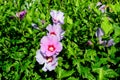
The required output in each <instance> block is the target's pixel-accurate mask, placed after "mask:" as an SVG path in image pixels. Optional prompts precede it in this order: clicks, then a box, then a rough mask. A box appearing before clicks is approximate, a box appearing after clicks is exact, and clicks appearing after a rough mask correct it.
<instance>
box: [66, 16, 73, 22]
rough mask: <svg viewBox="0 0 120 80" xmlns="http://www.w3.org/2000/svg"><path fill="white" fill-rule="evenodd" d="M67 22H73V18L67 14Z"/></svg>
mask: <svg viewBox="0 0 120 80" xmlns="http://www.w3.org/2000/svg"><path fill="white" fill-rule="evenodd" d="M67 23H69V24H73V20H72V19H71V18H70V17H69V16H68V17H67Z"/></svg>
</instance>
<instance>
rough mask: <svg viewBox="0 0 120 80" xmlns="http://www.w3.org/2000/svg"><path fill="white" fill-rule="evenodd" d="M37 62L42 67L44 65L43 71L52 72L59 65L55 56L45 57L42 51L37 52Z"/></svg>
mask: <svg viewBox="0 0 120 80" xmlns="http://www.w3.org/2000/svg"><path fill="white" fill-rule="evenodd" d="M35 57H36V60H37V62H38V63H39V64H40V65H42V64H44V66H43V68H42V70H43V71H45V72H46V71H47V70H48V71H52V70H54V69H55V68H56V66H57V65H58V62H57V60H58V59H57V58H56V55H53V56H50V57H45V56H43V55H42V53H41V51H40V50H38V51H37V52H36V56H35Z"/></svg>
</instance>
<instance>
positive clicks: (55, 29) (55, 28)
mask: <svg viewBox="0 0 120 80" xmlns="http://www.w3.org/2000/svg"><path fill="white" fill-rule="evenodd" d="M46 29H47V30H48V32H49V33H47V35H48V36H57V38H58V40H59V41H60V40H61V39H63V35H64V33H65V32H64V31H63V30H62V28H61V26H60V25H59V24H53V25H51V24H49V25H48V26H47V28H46Z"/></svg>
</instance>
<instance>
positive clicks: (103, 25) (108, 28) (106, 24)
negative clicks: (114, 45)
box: [101, 17, 113, 34]
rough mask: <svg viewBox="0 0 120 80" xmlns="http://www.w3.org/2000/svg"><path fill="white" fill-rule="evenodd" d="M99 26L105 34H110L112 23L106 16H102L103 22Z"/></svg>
mask: <svg viewBox="0 0 120 80" xmlns="http://www.w3.org/2000/svg"><path fill="white" fill-rule="evenodd" d="M101 28H102V29H103V31H104V32H105V34H108V33H109V34H110V33H111V32H112V30H113V26H112V24H111V23H110V22H109V20H108V18H107V17H104V18H103V22H102V23H101Z"/></svg>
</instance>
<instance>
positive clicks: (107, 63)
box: [0, 0, 120, 80]
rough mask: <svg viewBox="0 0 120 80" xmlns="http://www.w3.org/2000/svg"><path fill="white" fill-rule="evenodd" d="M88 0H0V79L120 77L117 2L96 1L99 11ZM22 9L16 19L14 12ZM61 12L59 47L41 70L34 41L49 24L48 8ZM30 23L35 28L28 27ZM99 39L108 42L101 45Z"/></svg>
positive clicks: (105, 79)
mask: <svg viewBox="0 0 120 80" xmlns="http://www.w3.org/2000/svg"><path fill="white" fill-rule="evenodd" d="M98 2H99V1H94V0H92V1H90V0H1V1H0V79H1V80H4V79H5V80H6V79H8V80H19V79H23V80H31V79H32V80H43V79H46V80H54V79H57V80H59V79H62V80H64V79H65V80H66V79H67V80H118V79H119V78H120V23H119V22H120V2H119V1H117V0H101V3H102V5H103V4H104V5H105V8H103V9H104V10H105V12H101V10H99V7H100V6H96V4H97V3H98ZM23 10H26V11H27V14H26V15H25V16H24V18H23V19H22V20H20V19H19V18H18V17H16V13H17V12H20V11H23ZM51 10H61V11H62V12H64V14H65V20H64V25H62V28H63V29H64V30H65V34H64V36H65V37H64V39H63V40H62V44H63V50H62V52H61V53H60V54H59V55H58V66H57V67H56V69H55V70H54V71H51V72H49V71H47V72H44V71H42V67H43V66H42V65H39V64H38V62H37V61H36V58H35V55H36V51H37V50H38V49H39V48H40V39H41V38H42V37H43V36H44V35H46V30H45V28H46V26H47V25H48V24H50V23H51V17H50V11H51ZM32 23H35V24H37V25H38V27H39V29H35V28H33V27H32V25H31V24H32ZM99 27H101V28H102V30H103V31H104V35H103V36H102V39H103V40H106V41H108V40H109V39H113V40H114V43H115V44H114V45H112V46H110V47H107V46H104V45H102V44H100V43H99V39H98V38H97V37H96V36H95V33H96V31H97V29H98V28H99Z"/></svg>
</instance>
